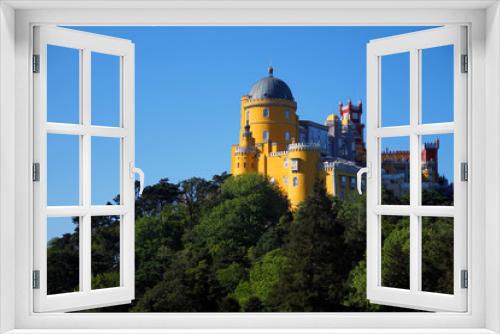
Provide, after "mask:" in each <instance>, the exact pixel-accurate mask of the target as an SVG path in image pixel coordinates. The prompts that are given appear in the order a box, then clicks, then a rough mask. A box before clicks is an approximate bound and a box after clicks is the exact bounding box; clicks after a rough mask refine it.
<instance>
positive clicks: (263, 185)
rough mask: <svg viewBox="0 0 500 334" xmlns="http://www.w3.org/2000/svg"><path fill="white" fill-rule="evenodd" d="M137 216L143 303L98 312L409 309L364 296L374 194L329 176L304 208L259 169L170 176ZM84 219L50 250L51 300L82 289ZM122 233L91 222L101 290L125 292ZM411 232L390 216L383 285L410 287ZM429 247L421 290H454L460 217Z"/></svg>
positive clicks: (139, 205)
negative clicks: (345, 193) (331, 182)
mask: <svg viewBox="0 0 500 334" xmlns="http://www.w3.org/2000/svg"><path fill="white" fill-rule="evenodd" d="M137 187H138V185H137ZM383 196H384V203H394V204H397V203H398V201H399V199H396V198H394V197H393V196H392V194H391V193H389V192H384V193H383ZM423 196H424V198H429V199H432V201H434V202H435V203H446V201H449V199H448V198H446V197H445V196H443V195H442V194H439V193H437V192H436V191H433V192H427V191H424V194H423ZM119 201H120V198H119V196H117V197H116V198H114V199H113V202H114V203H115V204H119ZM108 204H112V203H111V202H110V203H108ZM135 214H136V222H135V239H136V244H135V265H136V272H135V279H136V285H135V288H136V290H135V291H136V296H135V300H133V302H132V303H131V304H127V305H120V306H114V307H107V308H101V309H94V310H91V311H92V312H288V311H290V312H362V311H401V310H402V309H397V308H392V307H385V306H380V305H376V304H371V303H370V302H369V301H368V300H367V299H366V198H365V196H364V195H362V196H359V197H358V198H357V199H355V200H352V201H343V200H340V199H338V198H334V197H332V196H331V195H329V194H328V193H327V192H326V190H325V187H324V184H322V182H321V181H320V179H319V178H316V180H315V182H314V186H313V191H312V193H311V194H310V195H309V196H308V197H307V198H306V200H305V201H304V202H302V203H301V204H300V206H299V207H298V208H297V209H295V210H291V208H290V206H289V204H288V202H287V199H286V197H285V196H284V195H283V194H282V192H281V191H280V190H279V188H278V187H277V186H275V185H273V184H272V183H271V182H269V179H268V178H267V177H266V176H264V175H261V174H257V173H247V174H243V175H239V176H230V175H228V174H227V173H222V174H220V175H215V176H213V178H212V179H211V180H205V179H203V178H196V177H194V178H191V179H188V180H184V181H181V182H179V183H175V184H174V183H171V182H169V180H168V179H162V180H160V181H159V182H158V183H156V184H154V185H152V186H148V187H146V188H145V189H144V192H143V194H142V195H138V192H136V209H135ZM78 221H79V220H78V218H75V219H73V222H74V224H75V230H74V232H73V233H67V234H64V235H62V236H61V237H60V238H53V239H51V240H49V242H48V245H47V257H48V283H49V284H48V294H56V293H61V292H71V291H78V275H79V274H78V268H79V262H78V261H79V250H78V240H79V226H78ZM119 227H120V219H119V217H114V216H113V217H93V219H92V240H93V242H92V288H93V289H102V288H107V287H114V286H119V282H120V277H119V267H120V254H119V250H120V245H119V242H120V231H119ZM409 233H410V232H409V221H408V217H397V216H384V217H382V239H383V240H382V284H383V285H384V286H389V287H398V288H408V286H409V258H410V256H409ZM422 244H423V254H422V258H423V263H422V268H423V283H422V284H423V289H424V290H425V291H431V292H442V293H453V219H450V218H435V217H424V218H423V219H422ZM404 311H407V310H404Z"/></svg>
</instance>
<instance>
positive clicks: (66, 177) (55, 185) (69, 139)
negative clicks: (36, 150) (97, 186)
mask: <svg viewBox="0 0 500 334" xmlns="http://www.w3.org/2000/svg"><path fill="white" fill-rule="evenodd" d="M79 189H80V139H79V136H73V135H60V134H52V133H49V134H47V205H48V206H68V205H80V190H79Z"/></svg>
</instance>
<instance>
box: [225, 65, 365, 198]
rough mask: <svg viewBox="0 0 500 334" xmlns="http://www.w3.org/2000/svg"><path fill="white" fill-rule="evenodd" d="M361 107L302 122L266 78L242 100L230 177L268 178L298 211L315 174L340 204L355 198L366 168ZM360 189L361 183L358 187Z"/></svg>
mask: <svg viewBox="0 0 500 334" xmlns="http://www.w3.org/2000/svg"><path fill="white" fill-rule="evenodd" d="M362 112H363V109H362V104H361V102H359V103H358V105H356V106H355V105H352V103H351V101H350V99H349V102H348V104H347V105H346V106H343V105H342V103H340V105H339V114H340V117H339V116H337V115H329V116H328V118H327V120H326V122H325V124H324V125H322V124H318V123H315V122H312V121H302V120H300V119H299V116H298V115H297V102H296V101H295V100H294V97H293V95H292V91H291V90H290V88H289V87H288V85H287V84H286V83H285V82H283V81H282V80H280V79H278V78H276V77H274V76H273V68H272V67H270V68H269V70H268V76H267V77H265V78H263V79H262V80H260V81H258V82H257V83H256V84H255V85H254V86H253V87H252V89H251V90H250V94H248V95H244V96H243V97H242V98H241V124H240V129H241V130H240V142H239V144H237V145H233V146H232V156H231V157H232V158H231V174H233V175H240V174H243V173H248V172H259V173H262V174H264V175H267V176H268V177H269V179H270V181H271V182H272V183H274V184H276V185H277V186H278V187H280V189H281V190H282V191H283V193H284V194H285V195H286V196H287V198H288V199H289V201H290V204H291V205H292V206H296V205H298V204H299V203H300V202H301V201H303V200H304V199H305V198H306V196H307V194H308V193H309V192H310V191H311V188H312V184H313V180H314V176H315V174H319V176H320V178H322V179H324V180H325V185H326V189H327V191H328V192H329V193H330V194H332V195H334V196H340V198H342V199H349V198H352V196H356V194H357V191H356V173H357V171H358V170H359V169H360V168H361V167H363V165H364V164H365V157H366V150H365V143H364V140H363V127H364V124H362V123H361V114H362ZM362 187H363V188H364V180H363V181H362Z"/></svg>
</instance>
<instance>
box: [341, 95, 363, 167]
mask: <svg viewBox="0 0 500 334" xmlns="http://www.w3.org/2000/svg"><path fill="white" fill-rule="evenodd" d="M339 114H340V118H341V120H342V124H343V125H348V124H352V125H354V128H355V131H356V135H355V139H354V141H355V144H356V151H358V152H359V154H358V155H357V156H356V161H358V162H363V163H364V157H365V156H366V149H365V141H364V139H363V129H364V128H365V125H364V124H363V123H361V115H362V114H363V104H362V103H361V100H359V102H358V105H357V106H355V105H353V104H352V103H351V98H349V101H347V105H346V106H344V105H343V104H342V101H340V103H339Z"/></svg>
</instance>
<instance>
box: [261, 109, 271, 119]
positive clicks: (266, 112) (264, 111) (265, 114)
mask: <svg viewBox="0 0 500 334" xmlns="http://www.w3.org/2000/svg"><path fill="white" fill-rule="evenodd" d="M262 117H264V118H268V117H269V109H268V108H264V110H263V111H262Z"/></svg>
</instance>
